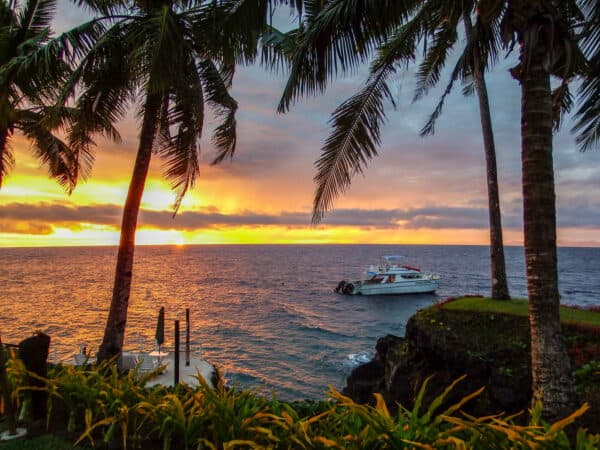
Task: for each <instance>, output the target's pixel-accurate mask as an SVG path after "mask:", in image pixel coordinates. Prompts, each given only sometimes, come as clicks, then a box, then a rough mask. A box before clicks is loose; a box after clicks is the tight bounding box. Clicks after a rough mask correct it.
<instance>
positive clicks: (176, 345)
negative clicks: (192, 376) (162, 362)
mask: <svg viewBox="0 0 600 450" xmlns="http://www.w3.org/2000/svg"><path fill="white" fill-rule="evenodd" d="M173 360H174V363H175V364H174V368H175V371H174V372H175V374H174V377H175V379H174V383H173V385H174V386H177V384H179V320H176V321H175V353H174V355H173Z"/></svg>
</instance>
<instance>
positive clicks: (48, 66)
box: [0, 0, 118, 192]
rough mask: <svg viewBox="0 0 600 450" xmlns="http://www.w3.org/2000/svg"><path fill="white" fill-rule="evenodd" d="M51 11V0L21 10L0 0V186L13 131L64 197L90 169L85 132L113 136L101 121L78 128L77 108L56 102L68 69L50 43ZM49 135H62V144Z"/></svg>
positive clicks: (32, 1)
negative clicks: (62, 189)
mask: <svg viewBox="0 0 600 450" xmlns="http://www.w3.org/2000/svg"><path fill="white" fill-rule="evenodd" d="M55 10H56V1H55V0H26V1H25V3H24V4H22V5H21V4H20V3H19V2H18V1H17V0H10V1H8V2H7V1H6V0H2V1H0V186H1V185H2V182H3V180H4V177H5V176H6V175H7V174H8V173H9V171H10V170H11V169H12V168H13V167H14V164H15V158H14V149H13V146H12V145H11V143H12V141H13V138H14V133H15V132H16V131H17V130H18V131H20V132H21V133H23V135H24V136H25V137H26V138H27V139H29V140H30V141H31V142H32V149H33V150H34V154H35V156H36V157H37V158H38V159H39V160H40V161H41V162H42V163H43V164H44V165H45V166H46V167H47V168H48V172H49V174H50V175H51V176H52V177H53V178H55V179H56V180H57V181H58V183H59V184H60V185H62V186H64V187H65V188H66V189H67V191H68V192H71V190H72V189H73V188H74V187H75V185H76V183H77V180H78V178H80V177H81V176H86V175H87V174H88V172H89V169H90V167H91V164H92V161H93V152H92V149H91V145H92V144H93V141H92V140H91V137H90V135H91V133H93V132H98V131H99V132H103V133H105V134H107V135H111V136H113V137H118V133H116V131H115V130H114V129H113V128H112V127H111V126H110V125H108V126H107V127H105V125H106V124H101V122H97V123H96V124H95V125H94V127H93V128H94V129H91V128H86V127H85V126H83V122H81V123H78V121H79V119H80V114H79V111H78V110H77V109H75V108H72V107H69V106H67V105H66V104H61V103H58V104H57V103H56V99H57V98H58V96H59V89H60V87H61V86H62V84H63V83H64V82H65V81H66V80H67V78H68V76H69V75H70V68H69V65H68V64H67V62H66V61H65V60H64V52H65V48H64V47H63V46H62V45H59V41H54V40H53V39H52V33H51V30H50V27H49V25H50V22H51V20H52V18H53V16H54V13H55ZM52 42H53V44H52V45H49V44H50V43H52ZM54 131H62V132H64V133H66V134H67V135H68V137H69V141H68V143H66V142H64V141H63V140H62V139H61V138H59V137H57V136H56V135H55V134H53V132H54Z"/></svg>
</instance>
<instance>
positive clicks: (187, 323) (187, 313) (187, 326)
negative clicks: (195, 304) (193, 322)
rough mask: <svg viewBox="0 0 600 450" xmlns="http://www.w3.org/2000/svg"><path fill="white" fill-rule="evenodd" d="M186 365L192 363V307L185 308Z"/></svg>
mask: <svg viewBox="0 0 600 450" xmlns="http://www.w3.org/2000/svg"><path fill="white" fill-rule="evenodd" d="M185 365H186V366H189V365H190V308H186V309H185Z"/></svg>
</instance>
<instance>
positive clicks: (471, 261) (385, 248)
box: [0, 245, 600, 400]
mask: <svg viewBox="0 0 600 450" xmlns="http://www.w3.org/2000/svg"><path fill="white" fill-rule="evenodd" d="M505 251H506V259H507V272H508V278H509V287H510V291H511V295H512V296H513V297H526V292H527V291H526V280H525V269H524V261H523V249H522V248H521V247H507V248H506V250H505ZM116 253H117V249H116V248H115V247H79V248H72V247H71V248H16V249H6V248H4V249H0V301H1V305H2V307H1V308H0V334H1V335H2V340H3V342H10V343H18V342H19V341H20V340H22V339H24V338H26V337H28V336H30V335H31V334H32V333H33V332H35V331H36V330H41V331H44V332H46V333H47V334H49V335H50V336H51V339H52V344H51V357H50V360H53V359H58V360H63V361H69V360H70V358H71V355H72V353H74V352H75V351H76V350H77V349H78V348H79V346H80V345H86V346H87V347H88V348H90V349H92V350H95V349H97V347H98V345H99V343H100V340H101V337H102V333H103V331H104V326H105V320H106V316H107V314H108V307H109V302H110V297H111V289H112V282H113V275H114V273H113V272H114V265H115V258H116ZM390 254H393V255H404V256H405V257H406V262H407V263H410V264H411V265H417V266H419V267H421V268H422V269H423V270H424V271H427V272H434V273H438V274H439V275H441V277H442V279H441V284H440V288H439V289H438V291H437V292H436V294H420V295H405V296H384V297H359V296H354V297H347V296H342V295H338V294H335V293H334V292H333V288H334V287H335V286H336V285H337V283H338V282H339V281H340V280H341V279H355V278H358V277H359V275H360V274H361V272H362V270H363V269H364V267H365V266H366V265H368V264H370V263H376V262H378V260H379V258H380V257H381V256H382V255H390ZM489 278H490V276H489V249H488V248H487V247H485V246H426V245H417V246H402V245H207V246H183V247H169V246H155V247H138V249H137V250H136V260H135V267H134V279H133V287H132V294H131V300H130V307H129V316H128V324H127V336H126V344H125V345H126V348H128V349H131V350H137V349H138V348H143V349H145V350H151V349H152V348H153V339H154V331H155V326H156V325H155V324H156V318H157V316H158V310H159V308H160V307H161V306H164V307H165V309H166V344H165V345H166V346H167V347H168V346H172V344H173V341H174V338H173V322H174V320H180V321H181V326H182V328H185V325H184V324H185V309H186V308H189V309H190V315H191V336H192V341H193V345H194V348H195V349H196V351H199V352H201V354H202V356H203V357H204V358H206V359H207V360H208V361H210V362H212V363H213V364H215V365H217V366H218V367H219V368H220V369H221V371H222V373H223V375H224V376H225V379H226V380H227V383H228V384H230V385H232V386H236V387H239V388H250V387H252V388H258V389H259V390H260V391H261V392H263V393H264V394H265V395H272V394H274V395H276V396H277V397H278V398H281V399H285V400H296V399H304V398H313V399H320V398H324V397H325V391H326V390H327V387H328V386H329V385H331V386H333V387H334V388H336V389H341V388H342V387H343V386H344V385H345V379H346V377H347V376H348V375H349V374H350V372H351V370H352V369H353V368H354V367H356V366H357V365H358V364H360V363H361V362H366V361H368V360H369V359H370V358H371V357H372V356H373V353H374V348H375V344H376V342H377V339H378V338H379V337H381V336H384V335H386V334H395V335H400V336H402V335H403V334H404V327H405V325H406V322H407V320H408V318H409V317H410V316H411V315H412V314H414V313H415V312H416V311H417V310H419V309H421V308H425V307H427V306H429V305H432V304H434V303H435V302H438V301H440V300H441V299H443V298H446V297H448V296H457V295H463V294H482V295H488V294H489V291H490V280H489ZM559 283H560V285H559V288H560V293H561V301H562V302H563V303H565V304H575V305H580V306H592V305H595V306H598V305H600V248H560V249H559Z"/></svg>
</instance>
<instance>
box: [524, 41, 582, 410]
mask: <svg viewBox="0 0 600 450" xmlns="http://www.w3.org/2000/svg"><path fill="white" fill-rule="evenodd" d="M523 39H524V38H523V33H521V34H520V35H519V41H520V42H521V55H520V69H521V73H520V75H519V78H520V83H521V99H522V103H521V114H522V115H521V139H522V141H521V152H522V153H521V161H522V166H523V175H522V176H523V180H522V183H523V221H524V240H525V242H524V243H525V261H526V266H527V291H528V294H529V321H530V328H531V369H532V378H533V379H532V381H533V393H534V401H535V400H536V399H540V400H541V401H542V405H543V410H544V415H545V416H546V417H548V418H550V419H556V418H558V417H560V416H562V415H564V414H565V413H567V412H571V411H572V409H573V408H574V406H575V393H574V389H573V383H572V380H571V368H570V363H569V358H568V355H567V352H566V348H565V345H564V342H563V340H562V332H561V326H560V317H559V300H560V298H559V293H558V274H557V256H556V210H555V193H554V169H553V161H552V97H551V91H550V74H549V73H548V70H547V69H545V68H544V64H543V63H544V58H545V57H546V53H547V51H548V49H547V48H546V47H545V46H544V45H543V44H542V45H539V44H538V45H536V46H535V48H532V49H530V50H529V52H528V53H527V54H526V52H525V45H524V44H523ZM542 42H543V41H542ZM530 45H531V44H530Z"/></svg>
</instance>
